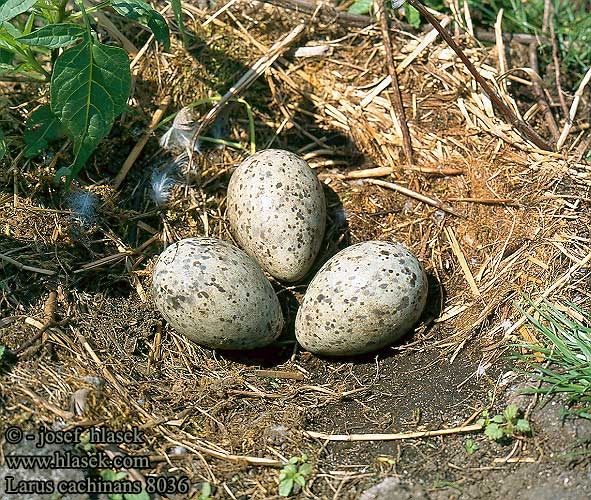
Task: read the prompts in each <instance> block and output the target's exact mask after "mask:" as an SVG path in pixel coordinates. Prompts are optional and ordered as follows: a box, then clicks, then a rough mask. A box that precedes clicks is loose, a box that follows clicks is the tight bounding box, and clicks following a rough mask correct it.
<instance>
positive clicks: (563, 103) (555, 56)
mask: <svg viewBox="0 0 591 500" xmlns="http://www.w3.org/2000/svg"><path fill="white" fill-rule="evenodd" d="M550 40H551V42H552V62H553V64H554V79H555V81H556V92H558V100H559V101H560V107H561V108H562V112H563V113H564V116H565V118H566V117H568V106H567V104H566V99H565V98H564V92H562V86H561V85H560V60H559V59H558V42H557V41H556V33H555V32H554V21H552V22H551V23H550Z"/></svg>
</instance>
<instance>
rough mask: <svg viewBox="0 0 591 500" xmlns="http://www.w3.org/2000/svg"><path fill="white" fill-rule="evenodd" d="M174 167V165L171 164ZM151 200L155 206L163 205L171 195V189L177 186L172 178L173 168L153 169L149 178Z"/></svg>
mask: <svg viewBox="0 0 591 500" xmlns="http://www.w3.org/2000/svg"><path fill="white" fill-rule="evenodd" d="M173 165H174V164H173ZM150 184H151V186H152V198H153V200H154V201H155V202H156V205H164V204H165V203H167V202H168V200H169V199H170V196H171V195H172V188H173V187H174V186H175V185H176V184H177V181H176V179H175V178H174V177H173V167H172V166H168V167H166V168H163V169H154V170H153V171H152V175H151V178H150Z"/></svg>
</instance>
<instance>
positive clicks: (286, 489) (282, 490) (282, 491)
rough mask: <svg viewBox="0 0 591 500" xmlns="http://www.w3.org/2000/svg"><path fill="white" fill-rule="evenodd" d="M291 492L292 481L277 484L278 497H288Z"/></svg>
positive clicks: (286, 480)
mask: <svg viewBox="0 0 591 500" xmlns="http://www.w3.org/2000/svg"><path fill="white" fill-rule="evenodd" d="M291 490H293V479H292V478H287V479H284V480H283V481H281V482H280V483H279V496H280V497H288V496H289V494H290V493H291Z"/></svg>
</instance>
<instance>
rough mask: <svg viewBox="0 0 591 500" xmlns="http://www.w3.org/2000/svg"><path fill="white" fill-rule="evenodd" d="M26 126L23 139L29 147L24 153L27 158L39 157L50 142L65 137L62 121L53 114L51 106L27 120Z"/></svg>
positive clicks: (36, 112) (46, 106)
mask: <svg viewBox="0 0 591 500" xmlns="http://www.w3.org/2000/svg"><path fill="white" fill-rule="evenodd" d="M26 126H27V128H26V130H25V133H24V136H23V138H24V140H25V144H26V145H27V147H26V149H25V152H24V154H25V156H26V157H27V158H32V157H34V156H37V155H38V154H39V153H40V152H41V151H43V150H44V149H46V148H47V143H48V142H51V141H57V140H58V139H61V138H62V137H64V135H65V131H64V129H63V127H62V125H61V123H60V121H59V120H58V119H57V117H56V116H55V115H54V114H53V113H52V111H51V108H50V106H49V104H46V105H45V106H41V107H40V108H39V109H37V110H36V111H34V112H33V113H32V114H31V116H30V117H29V119H28V120H27V123H26Z"/></svg>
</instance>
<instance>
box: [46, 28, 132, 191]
mask: <svg viewBox="0 0 591 500" xmlns="http://www.w3.org/2000/svg"><path fill="white" fill-rule="evenodd" d="M130 85H131V73H130V70H129V59H128V56H127V53H126V52H125V51H124V50H123V49H120V48H118V47H109V46H108V45H104V44H102V43H100V42H98V41H97V40H95V39H93V38H92V37H91V36H89V35H85V36H84V40H83V41H82V43H80V44H78V45H76V46H74V47H71V48H69V49H67V50H65V51H64V52H63V53H62V54H61V55H60V56H59V57H58V58H57V59H56V61H55V65H54V68H53V74H52V77H51V110H52V111H53V112H54V113H55V115H56V116H57V118H58V119H59V120H60V122H61V123H62V125H63V126H64V127H65V128H66V131H67V133H68V135H69V136H70V138H71V139H72V140H73V142H74V154H75V160H74V163H73V164H72V165H70V167H69V168H70V173H69V175H68V176H67V184H69V183H70V182H71V180H72V178H73V177H74V176H76V175H77V174H78V173H79V172H80V170H82V167H83V166H84V164H85V163H86V160H87V159H88V157H89V156H90V155H91V154H92V152H93V151H94V149H95V148H96V146H97V145H98V143H99V142H100V141H101V140H102V139H103V138H104V137H106V136H107V135H108V134H109V132H110V131H111V127H112V126H113V123H114V121H115V118H116V117H117V116H119V115H120V114H121V113H122V112H123V110H124V109H125V103H126V101H127V96H128V95H129V88H130Z"/></svg>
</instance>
